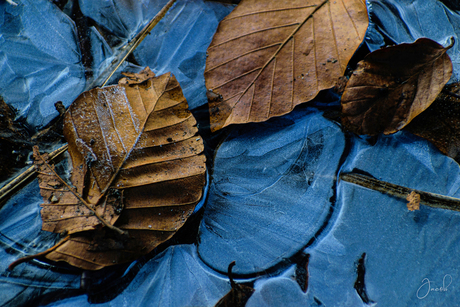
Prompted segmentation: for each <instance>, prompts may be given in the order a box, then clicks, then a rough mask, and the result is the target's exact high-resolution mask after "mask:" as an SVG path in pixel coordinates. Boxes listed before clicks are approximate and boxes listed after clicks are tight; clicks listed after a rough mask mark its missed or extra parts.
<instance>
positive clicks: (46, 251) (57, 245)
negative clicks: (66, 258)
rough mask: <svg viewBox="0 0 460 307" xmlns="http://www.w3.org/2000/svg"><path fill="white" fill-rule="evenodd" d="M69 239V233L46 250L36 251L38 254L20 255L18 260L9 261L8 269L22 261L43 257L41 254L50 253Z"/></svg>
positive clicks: (12, 268)
mask: <svg viewBox="0 0 460 307" xmlns="http://www.w3.org/2000/svg"><path fill="white" fill-rule="evenodd" d="M69 239H70V235H67V236H66V237H65V238H64V239H62V240H61V241H59V243H58V244H56V245H54V246H52V247H50V248H48V249H47V250H45V251H43V252H41V253H38V254H35V255H30V256H25V257H22V258H19V259H18V260H16V261H13V262H11V263H10V265H9V266H8V270H10V271H12V270H14V268H15V267H16V266H17V265H19V264H21V263H23V262H26V261H29V260H33V259H37V258H40V257H43V256H46V255H47V254H49V253H51V252H52V251H54V250H56V249H57V248H58V247H59V246H61V245H62V244H64V243H65V242H67V241H69Z"/></svg>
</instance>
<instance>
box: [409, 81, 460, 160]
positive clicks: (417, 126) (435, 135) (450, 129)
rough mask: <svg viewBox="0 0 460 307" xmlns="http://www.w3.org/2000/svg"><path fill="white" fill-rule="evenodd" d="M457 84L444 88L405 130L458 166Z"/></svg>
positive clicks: (459, 119) (459, 111) (459, 100)
mask: <svg viewBox="0 0 460 307" xmlns="http://www.w3.org/2000/svg"><path fill="white" fill-rule="evenodd" d="M458 87H459V84H458V83H453V84H450V85H447V86H445V87H444V89H443V91H442V92H441V94H439V95H438V97H437V98H436V100H435V101H434V102H433V104H432V105H431V106H430V107H429V108H428V109H427V110H426V111H425V112H423V113H422V114H420V115H419V116H417V117H416V118H415V119H414V120H413V121H412V122H411V123H410V124H409V125H407V127H406V128H405V130H407V131H409V132H410V133H412V134H415V135H418V136H420V137H422V138H424V139H427V140H428V141H430V142H431V143H432V144H433V145H434V146H436V148H438V149H439V150H440V151H441V152H442V153H443V154H445V155H447V156H448V157H451V158H453V159H454V160H455V161H457V163H459V164H460V95H459V93H458Z"/></svg>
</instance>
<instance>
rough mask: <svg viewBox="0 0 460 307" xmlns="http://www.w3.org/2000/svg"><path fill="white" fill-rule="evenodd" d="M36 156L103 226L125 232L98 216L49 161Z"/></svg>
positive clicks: (121, 232)
mask: <svg viewBox="0 0 460 307" xmlns="http://www.w3.org/2000/svg"><path fill="white" fill-rule="evenodd" d="M37 151H38V149H37ZM37 156H38V158H39V159H40V160H41V161H42V162H43V164H45V166H46V167H47V168H48V169H49V170H50V171H51V172H53V174H54V176H56V178H58V179H59V181H61V182H62V183H63V184H64V185H65V186H66V188H67V189H68V190H69V191H70V192H71V193H72V194H73V195H75V197H76V198H78V200H79V201H80V202H82V203H83V205H85V207H86V208H88V210H90V211H91V212H92V213H93V214H94V215H95V216H96V217H97V218H98V219H99V221H101V223H102V224H104V226H105V227H107V228H109V229H111V230H113V231H115V232H117V233H119V234H121V235H124V234H125V232H124V231H123V230H121V229H120V228H118V227H115V226H113V225H111V224H110V223H109V222H107V221H106V220H105V219H104V218H103V217H102V216H100V215H99V214H98V213H97V212H96V210H94V209H93V207H92V206H91V205H90V204H88V202H86V200H84V199H83V197H82V196H81V195H80V194H78V193H77V191H75V190H74V189H73V188H72V187H71V186H70V185H69V184H68V183H67V182H66V181H65V180H64V179H62V178H61V176H59V175H58V174H57V173H56V171H55V170H54V168H52V167H51V166H50V165H49V163H48V162H47V161H46V160H45V159H43V157H42V155H40V154H37Z"/></svg>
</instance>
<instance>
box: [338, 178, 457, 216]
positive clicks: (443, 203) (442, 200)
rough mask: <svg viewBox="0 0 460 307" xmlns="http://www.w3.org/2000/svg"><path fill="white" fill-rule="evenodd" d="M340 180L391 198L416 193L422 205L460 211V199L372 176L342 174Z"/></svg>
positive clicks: (404, 197)
mask: <svg viewBox="0 0 460 307" xmlns="http://www.w3.org/2000/svg"><path fill="white" fill-rule="evenodd" d="M340 179H341V180H343V181H346V182H349V183H353V184H356V185H359V186H362V187H365V188H368V189H371V190H375V191H379V192H382V193H385V194H388V195H391V196H395V197H398V198H402V199H404V200H405V199H406V197H407V195H409V194H410V193H411V192H413V191H414V192H415V193H417V194H419V195H420V203H422V204H424V205H426V206H429V207H433V208H440V209H448V210H453V211H460V199H459V198H455V197H449V196H444V195H441V194H436V193H430V192H425V191H420V190H414V189H409V188H406V187H403V186H400V185H396V184H393V183H389V182H386V181H381V180H378V179H375V178H372V177H370V176H366V175H362V174H356V173H342V174H340Z"/></svg>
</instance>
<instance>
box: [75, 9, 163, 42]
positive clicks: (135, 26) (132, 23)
mask: <svg viewBox="0 0 460 307" xmlns="http://www.w3.org/2000/svg"><path fill="white" fill-rule="evenodd" d="M166 3H168V0H139V1H133V0H128V1H126V0H106V1H93V0H79V4H80V9H81V12H82V13H83V14H84V15H85V16H87V17H90V18H91V19H93V20H94V21H96V22H97V23H98V24H99V25H101V26H103V27H105V28H106V29H108V30H109V31H110V32H112V33H113V34H115V35H116V36H117V37H118V38H120V39H124V40H129V39H132V38H133V37H134V36H135V35H136V34H137V33H138V32H139V30H141V29H142V28H143V27H144V26H145V25H146V24H147V23H148V22H149V21H150V20H151V19H152V18H153V17H154V16H155V15H156V14H157V13H158V12H159V11H160V10H161V9H162V8H163V7H164V6H165V5H166Z"/></svg>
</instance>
